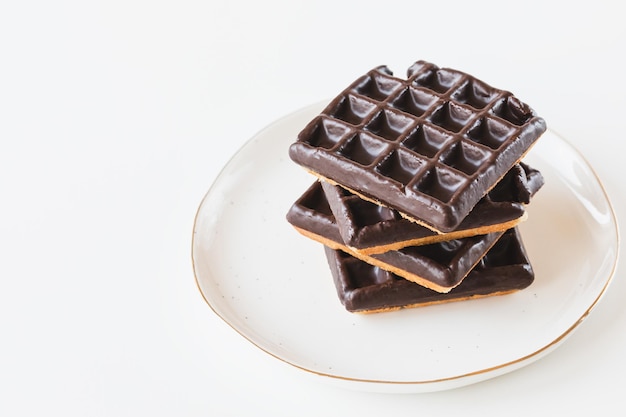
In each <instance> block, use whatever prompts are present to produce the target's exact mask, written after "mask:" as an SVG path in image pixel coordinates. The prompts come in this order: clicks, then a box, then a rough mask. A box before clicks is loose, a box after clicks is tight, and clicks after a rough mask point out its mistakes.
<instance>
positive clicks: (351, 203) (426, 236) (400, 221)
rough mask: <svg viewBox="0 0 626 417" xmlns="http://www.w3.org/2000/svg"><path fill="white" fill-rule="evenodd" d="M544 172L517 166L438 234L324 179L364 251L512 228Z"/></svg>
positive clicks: (346, 230) (339, 215) (348, 232)
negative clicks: (452, 227) (456, 224)
mask: <svg viewBox="0 0 626 417" xmlns="http://www.w3.org/2000/svg"><path fill="white" fill-rule="evenodd" d="M543 183H544V180H543V176H542V175H541V173H540V172H539V171H537V170H536V169H533V168H531V167H529V166H528V165H527V164H524V163H520V164H517V165H515V166H514V167H513V168H512V169H511V170H510V171H509V172H508V173H507V174H506V175H505V176H504V178H503V179H502V180H501V181H500V182H498V184H496V186H495V187H494V188H493V189H492V190H491V191H490V192H489V193H488V194H487V195H486V196H485V197H483V198H482V199H481V200H480V201H479V202H478V204H477V205H476V206H475V207H474V209H473V210H472V211H471V212H470V213H469V214H468V215H467V217H466V218H465V219H463V221H462V222H461V224H460V225H459V227H458V228H457V229H456V230H454V231H452V232H449V233H443V234H439V233H436V232H433V231H432V230H431V229H428V228H426V227H423V226H421V225H419V224H417V223H414V222H411V221H409V220H407V219H405V218H404V217H402V216H401V215H400V214H399V213H398V212H397V211H396V210H393V209H390V208H387V207H383V206H379V205H377V204H374V203H372V202H369V201H366V200H363V199H361V198H360V197H359V196H357V195H355V194H352V193H350V192H349V191H347V190H346V189H344V188H342V187H339V186H336V185H332V184H329V183H326V182H322V183H321V185H320V186H321V187H322V188H323V189H324V194H325V196H326V199H327V200H328V204H329V206H330V209H331V211H332V213H333V215H334V217H335V221H336V223H337V227H338V228H339V233H340V234H341V237H342V239H343V241H344V243H345V244H346V246H349V247H350V248H351V249H352V250H355V251H358V252H360V253H362V254H365V255H371V254H376V253H382V252H386V251H389V250H398V249H401V248H403V247H406V246H417V245H426V244H430V243H436V242H441V241H444V240H450V239H459V238H464V237H469V236H475V235H479V234H486V233H492V232H496V231H504V230H507V229H510V228H512V227H514V226H516V225H517V224H519V223H520V222H521V221H523V220H525V219H526V217H527V216H526V210H525V206H524V204H528V203H529V202H530V199H531V197H532V196H533V195H534V194H535V193H536V192H537V191H538V190H539V189H540V188H541V187H542V186H543Z"/></svg>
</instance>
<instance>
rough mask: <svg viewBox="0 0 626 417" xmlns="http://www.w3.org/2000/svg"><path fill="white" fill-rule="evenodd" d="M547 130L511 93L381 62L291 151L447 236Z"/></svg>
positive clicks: (444, 72) (423, 66)
mask: <svg viewBox="0 0 626 417" xmlns="http://www.w3.org/2000/svg"><path fill="white" fill-rule="evenodd" d="M545 130H546V124H545V122H544V120H543V119H542V118H540V117H537V116H536V114H535V112H534V111H533V110H532V109H531V108H530V107H529V106H528V105H526V104H524V103H522V102H521V101H519V100H518V99H517V98H516V97H515V96H513V95H512V94H511V93H510V92H507V91H504V90H498V89H495V88H493V87H491V86H489V85H487V84H485V83H484V82H482V81H480V80H478V79H476V78H474V77H472V76H470V75H468V74H465V73H463V72H460V71H456V70H452V69H447V68H439V67H437V66H435V65H433V64H430V63H427V62H423V61H418V62H416V63H415V64H413V65H412V66H411V67H410V68H409V69H408V71H407V78H406V79H401V78H397V77H394V76H393V74H392V72H391V71H390V70H389V69H388V68H387V67H385V66H381V67H377V68H374V69H373V70H371V71H370V72H368V73H367V74H365V75H364V76H362V77H361V78H359V79H358V80H356V81H355V82H354V83H353V84H352V85H350V86H349V87H348V88H347V89H346V90H344V91H343V92H342V93H341V94H340V95H339V96H337V97H336V98H335V99H333V100H332V101H331V102H330V104H329V105H328V106H327V107H326V108H325V109H324V110H323V111H322V113H321V114H320V115H318V116H317V117H316V118H315V119H313V120H312V121H311V122H310V123H309V124H308V125H307V126H306V127H305V128H304V130H303V131H302V132H301V133H300V134H299V136H298V139H297V141H296V142H295V143H293V144H292V145H291V147H290V149H289V155H290V157H291V158H292V159H293V160H294V161H295V162H296V163H298V164H300V165H302V166H304V167H305V168H307V169H308V170H309V171H311V172H312V173H314V174H315V175H317V176H318V177H320V178H322V179H325V180H328V181H329V182H331V183H336V184H338V185H341V186H343V187H345V188H347V189H349V190H350V191H352V192H354V193H356V194H358V195H360V196H361V197H363V198H365V199H368V200H371V201H374V202H376V203H378V204H381V205H384V206H387V207H390V208H393V209H395V210H398V211H399V212H400V213H402V214H403V215H405V216H406V217H407V218H409V219H411V220H414V221H416V222H418V223H421V224H423V225H424V226H426V227H429V228H431V229H432V230H435V231H438V232H450V231H452V230H454V229H455V228H456V227H457V226H458V225H459V224H460V223H461V221H462V220H463V219H464V218H465V216H466V215H467V214H468V213H469V212H470V211H471V210H472V208H473V207H474V205H475V204H476V203H477V202H478V201H479V200H480V199H481V198H482V197H483V196H484V195H485V194H486V193H487V192H488V191H489V190H490V189H491V188H492V187H493V186H494V185H495V184H496V183H497V182H498V181H499V179H500V178H501V177H502V176H504V174H505V173H506V172H507V171H509V170H510V169H511V168H512V167H513V165H515V163H517V162H518V161H519V160H520V159H521V158H522V157H523V155H524V154H525V153H526V152H527V151H528V150H529V149H530V147H531V146H532V145H533V144H534V142H535V141H536V140H537V139H538V138H539V136H540V135H541V134H542V133H543V132H544V131H545Z"/></svg>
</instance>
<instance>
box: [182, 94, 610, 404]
mask: <svg viewBox="0 0 626 417" xmlns="http://www.w3.org/2000/svg"><path fill="white" fill-rule="evenodd" d="M327 103H328V100H324V101H319V102H317V103H313V104H309V105H307V106H303V107H301V108H299V109H297V110H295V111H292V112H289V113H286V114H284V115H283V116H281V117H279V118H277V119H276V120H274V121H272V122H271V123H269V124H267V125H266V126H265V127H263V128H262V129H260V130H258V131H257V132H256V133H255V134H254V135H252V136H251V137H250V138H248V139H247V140H246V141H244V142H243V144H242V145H241V146H240V147H239V148H238V149H237V150H236V151H235V152H234V153H233V154H232V155H231V157H230V158H229V159H228V160H227V161H226V163H225V164H224V165H223V166H222V167H221V168H220V170H219V171H218V173H217V174H216V176H215V177H214V179H213V181H212V182H211V185H210V186H209V188H208V190H207V191H206V192H205V194H204V195H203V197H202V198H201V200H200V203H199V205H198V208H197V210H196V212H195V215H194V221H193V225H192V236H191V264H192V270H193V275H194V282H195V285H196V287H197V289H198V291H199V292H200V295H201V296H202V299H203V300H204V301H205V303H206V304H207V305H208V306H209V308H210V309H211V310H212V311H213V312H214V313H215V314H216V315H217V316H218V317H219V318H220V319H221V320H222V321H223V322H224V323H226V324H227V325H228V326H229V327H230V328H231V329H233V330H234V331H235V332H236V333H237V334H239V335H240V336H241V337H243V338H244V339H245V340H247V341H248V342H250V343H251V344H252V345H253V346H255V347H256V348H258V349H260V350H261V351H263V352H265V353H266V354H268V355H270V356H271V357H273V358H275V359H278V360H279V361H280V362H282V363H286V364H288V365H289V366H291V367H294V368H297V369H300V370H302V371H305V372H306V373H308V374H313V375H317V376H320V377H324V378H326V379H328V380H331V381H333V382H349V383H358V384H359V385H360V386H361V387H364V388H373V389H375V390H379V389H380V388H381V387H404V388H408V389H409V390H408V391H406V392H428V391H439V390H443V389H437V388H434V389H428V390H423V389H420V390H419V391H415V390H412V389H411V388H418V387H421V388H424V387H427V386H435V385H441V384H442V383H447V382H449V383H452V386H450V387H449V388H446V389H452V388H455V387H459V386H465V385H469V384H471V383H473V382H479V381H481V380H483V379H487V378H483V379H480V377H481V376H489V375H490V374H492V373H495V375H493V377H496V376H498V375H499V374H497V372H498V371H503V370H505V369H506V368H512V369H510V370H511V371H513V370H515V369H518V368H520V367H521V366H522V365H523V364H524V363H525V362H529V361H530V360H531V359H534V360H538V359H540V358H541V357H542V356H543V355H545V354H547V353H549V352H550V351H552V350H553V349H555V348H556V347H557V346H559V345H560V344H561V343H562V342H563V341H564V340H565V339H567V337H569V336H570V335H571V334H572V333H573V331H574V330H575V329H577V328H578V327H579V326H580V324H581V323H582V322H584V321H585V319H586V318H587V317H588V316H589V315H590V314H591V312H592V311H593V310H594V309H595V307H596V306H597V305H598V303H599V301H600V300H601V299H602V298H603V296H604V295H605V293H606V291H607V289H608V288H609V286H610V284H611V282H612V281H613V279H614V277H615V273H616V270H617V266H618V263H619V254H620V246H621V235H620V227H619V223H618V219H617V216H616V212H615V209H614V207H613V204H612V202H611V199H610V197H609V195H608V193H607V191H606V188H605V186H604V183H603V182H602V180H601V178H600V176H599V175H598V173H597V172H596V170H595V168H594V167H593V166H592V165H591V164H590V163H589V161H588V160H587V158H586V157H585V156H584V154H583V153H582V152H581V151H579V150H578V148H576V147H575V146H574V145H573V144H572V143H571V142H570V141H569V140H568V139H567V138H565V137H564V136H562V135H560V134H559V133H558V132H556V131H555V130H554V129H551V128H548V129H547V131H548V132H549V133H550V134H552V135H554V136H556V137H558V139H559V140H561V141H562V142H563V143H564V144H566V145H567V147H569V148H570V150H571V151H572V152H573V153H575V154H576V156H577V157H578V158H580V160H581V161H583V162H584V164H585V166H586V168H588V169H589V171H590V174H591V176H592V178H593V179H595V181H596V182H597V184H598V186H599V191H601V195H602V196H603V198H604V200H605V201H606V204H607V207H608V213H609V214H610V218H611V220H612V221H611V223H612V227H611V229H612V230H613V232H614V235H615V243H614V247H615V256H614V259H612V265H611V269H610V271H609V272H608V274H607V277H606V278H604V283H603V285H602V289H601V290H600V291H599V293H598V295H597V296H596V297H595V299H594V300H593V302H592V303H591V304H590V305H589V306H588V307H587V308H586V309H585V311H584V312H583V314H582V315H581V316H580V317H579V318H578V319H577V320H575V321H574V322H573V323H572V324H571V325H570V326H569V327H568V328H567V329H565V330H564V331H563V332H562V333H561V334H560V335H558V336H557V337H555V338H554V339H553V340H552V341H551V342H550V343H548V344H546V345H544V346H542V347H540V348H539V349H536V350H534V351H533V352H531V353H528V354H526V355H523V356H521V357H519V358H516V359H514V360H510V361H507V362H504V363H501V364H498V365H495V366H491V367H487V368H482V369H479V370H476V371H471V372H464V373H462V374H457V375H453V376H448V377H442V378H432V379H427V380H415V381H393V380H384V379H369V378H360V377H350V376H343V375H337V374H332V373H328V372H323V371H318V370H315V369H310V368H307V367H306V366H303V365H300V364H298V363H295V362H293V361H290V360H288V359H286V358H284V357H281V356H280V355H278V354H276V353H274V352H272V351H270V350H269V349H267V348H265V347H263V346H261V345H260V344H259V343H257V342H256V341H255V340H253V339H252V338H251V337H249V336H247V335H246V334H244V332H243V331H242V330H240V329H238V328H237V326H236V325H235V324H233V323H231V322H230V321H229V320H228V319H227V318H226V317H224V316H223V315H222V314H221V313H220V312H219V311H218V310H217V309H216V307H215V306H214V305H213V304H212V303H211V301H210V300H209V299H208V298H207V296H206V295H205V293H204V291H203V289H202V287H201V284H200V282H199V279H200V278H199V277H198V271H197V265H196V260H195V259H196V256H197V253H196V235H197V229H198V222H199V218H200V215H201V212H202V208H203V206H204V204H205V202H206V201H207V200H208V198H209V196H210V195H211V194H212V192H213V191H214V190H215V188H216V187H217V185H218V182H219V180H220V179H221V178H222V176H223V175H224V172H225V171H226V169H227V168H228V167H229V166H230V165H231V164H232V162H233V160H235V159H236V158H237V157H238V156H239V155H240V154H241V153H242V152H243V151H244V150H245V149H246V148H247V147H248V146H250V145H251V143H252V142H253V141H254V140H256V139H257V138H258V137H259V136H261V135H263V134H264V132H266V131H268V130H271V129H272V128H273V127H275V126H276V125H279V124H281V123H285V122H286V121H287V120H288V119H290V118H293V117H297V116H299V115H301V114H302V113H308V112H311V113H312V112H313V109H320V110H321V109H323V107H324V105H325V104H327ZM502 373H504V372H502ZM472 378H473V379H476V381H473V382H472V381H469V382H467V380H468V379H472ZM463 381H466V382H463ZM454 383H456V384H454ZM392 392H394V391H392Z"/></svg>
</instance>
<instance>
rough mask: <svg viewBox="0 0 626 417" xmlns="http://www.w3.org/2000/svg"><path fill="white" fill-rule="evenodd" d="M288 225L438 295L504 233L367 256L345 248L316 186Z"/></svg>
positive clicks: (289, 215) (454, 283) (294, 207)
mask: <svg viewBox="0 0 626 417" xmlns="http://www.w3.org/2000/svg"><path fill="white" fill-rule="evenodd" d="M287 221H289V223H291V224H292V225H293V226H294V227H295V228H296V229H297V230H298V231H300V232H301V233H303V234H305V235H307V236H308V237H310V238H312V239H314V240H316V241H318V242H320V243H322V244H324V245H326V246H330V247H332V248H333V249H340V250H343V251H345V252H347V253H350V254H351V255H353V256H355V257H358V258H359V259H361V260H363V261H366V262H368V263H371V264H373V265H377V266H379V267H380V268H383V269H385V270H388V271H391V272H394V273H395V274H397V275H399V276H401V277H403V278H405V279H407V280H409V281H413V282H416V283H419V284H420V285H423V286H426V287H428V288H431V289H433V290H435V291H439V292H448V291H450V289H452V288H454V287H455V286H457V285H459V283H460V282H461V281H462V280H463V279H464V278H465V276H466V275H467V274H468V273H469V271H470V270H471V269H472V268H473V267H474V265H475V264H476V263H477V262H479V261H480V259H481V258H482V257H483V256H484V254H485V253H486V252H487V251H488V250H489V249H490V248H491V246H492V245H493V244H494V243H495V242H496V241H497V240H498V238H499V237H500V236H502V234H503V233H504V231H501V232H493V233H488V234H484V235H477V236H472V237H467V238H463V239H452V240H447V241H443V242H437V243H433V244H429V245H421V246H409V247H405V248H402V249H400V250H392V251H387V252H384V253H380V254H373V255H365V254H362V253H359V252H356V251H353V250H352V249H350V248H349V247H347V246H346V245H345V243H344V242H343V239H342V237H341V234H340V233H339V228H338V227H337V223H336V221H335V218H334V216H333V214H332V211H331V210H330V207H329V206H328V202H327V200H326V198H325V194H324V193H323V191H322V190H321V188H320V187H319V186H316V185H315V184H314V185H312V186H311V187H309V189H308V190H307V191H306V192H305V193H304V194H303V195H302V196H301V197H300V198H299V199H298V200H297V201H296V202H295V203H294V204H293V205H292V206H291V208H290V209H289V211H288V212H287Z"/></svg>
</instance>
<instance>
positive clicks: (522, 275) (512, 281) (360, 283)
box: [325, 229, 534, 313]
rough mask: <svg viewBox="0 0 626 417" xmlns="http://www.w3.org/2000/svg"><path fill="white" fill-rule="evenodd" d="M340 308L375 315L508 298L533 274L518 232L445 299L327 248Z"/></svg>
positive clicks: (507, 237) (510, 234) (502, 240)
mask: <svg viewBox="0 0 626 417" xmlns="http://www.w3.org/2000/svg"><path fill="white" fill-rule="evenodd" d="M325 251H326V257H327V259H328V264H329V266H330V270H331V272H332V275H333V279H334V282H335V288H336V290H337V294H338V296H339V299H340V300H341V303H342V304H343V305H344V307H345V308H346V310H348V311H351V312H361V313H374V312H382V311H392V310H398V309H401V308H411V307H418V306H426V305H432V304H440V303H445V302H451V301H459V300H467V299H475V298H481V297H487V296H494V295H503V294H508V293H511V292H514V291H518V290H521V289H524V288H526V287H528V286H529V285H530V284H531V283H532V282H533V280H534V273H533V270H532V267H531V265H530V262H529V260H528V256H527V255H526V251H525V249H524V246H523V244H522V241H521V239H520V236H519V233H518V231H517V229H511V230H509V231H507V232H506V233H505V234H504V235H503V236H502V238H500V240H499V241H498V242H497V243H496V244H495V245H494V246H493V248H492V249H491V250H490V251H489V252H488V253H487V254H486V255H485V256H484V257H483V258H482V259H481V261H480V262H479V263H478V265H476V266H475V267H474V269H473V270H472V271H471V272H470V273H469V275H468V276H467V277H466V278H465V279H464V280H463V282H461V284H459V286H457V287H456V288H454V289H452V290H451V291H450V292H448V293H439V292H436V291H432V290H429V289H428V288H424V287H422V286H420V285H417V284H414V283H412V282H410V281H407V280H405V279H403V278H400V277H398V276H396V275H394V274H392V273H390V272H387V271H385V270H383V269H381V268H378V267H376V266H373V265H370V264H368V263H366V262H363V261H361V260H359V259H356V258H354V257H352V256H350V255H349V254H347V253H345V252H343V251H339V250H334V249H331V248H329V247H326V248H325Z"/></svg>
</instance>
